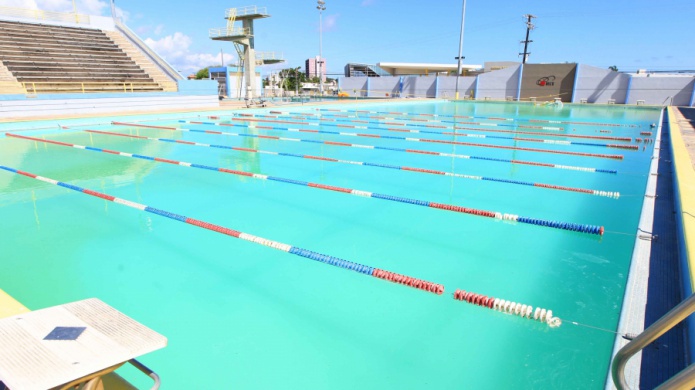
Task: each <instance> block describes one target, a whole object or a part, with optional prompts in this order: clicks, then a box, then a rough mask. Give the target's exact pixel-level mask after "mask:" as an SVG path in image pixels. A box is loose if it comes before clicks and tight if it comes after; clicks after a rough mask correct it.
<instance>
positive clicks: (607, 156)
mask: <svg viewBox="0 0 695 390" xmlns="http://www.w3.org/2000/svg"><path fill="white" fill-rule="evenodd" d="M232 120H233V121H242V122H257V123H284V124H300V125H306V124H310V123H309V122H306V123H305V122H292V121H278V120H271V119H257V118H247V117H245V118H232ZM183 123H194V124H196V122H194V121H184V122H183ZM197 124H207V123H197ZM212 125H213V126H223V125H224V124H219V123H213V124H212ZM249 127H251V126H249ZM255 128H257V129H262V130H281V131H297V132H302V133H318V134H332V135H337V136H342V137H344V136H351V137H363V138H382V139H389V140H399V141H408V142H422V143H436V144H445V145H459V146H469V147H473V148H490V149H504V150H519V151H524V152H532V153H550V154H560V155H567V156H579V157H595V158H605V159H613V160H622V159H624V158H625V157H624V156H623V155H621V154H601V153H584V152H570V151H563V150H554V149H537V148H524V147H519V146H506V145H493V144H477V143H473V142H463V141H450V140H438V139H430V138H411V137H399V136H393V135H378V134H369V133H350V132H342V131H329V130H314V129H287V128H284V127H280V126H255ZM622 146H630V145H622Z"/></svg>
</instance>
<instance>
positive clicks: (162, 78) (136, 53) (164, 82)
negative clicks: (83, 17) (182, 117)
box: [104, 31, 177, 92]
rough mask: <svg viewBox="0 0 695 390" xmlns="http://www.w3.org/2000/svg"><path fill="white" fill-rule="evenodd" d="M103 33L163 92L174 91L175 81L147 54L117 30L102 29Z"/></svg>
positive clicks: (175, 88) (175, 89)
mask: <svg viewBox="0 0 695 390" xmlns="http://www.w3.org/2000/svg"><path fill="white" fill-rule="evenodd" d="M104 33H105V34H106V35H107V36H108V37H109V38H110V39H111V40H112V41H113V42H114V43H115V44H116V45H118V47H120V48H121V50H123V52H125V53H126V54H127V55H128V57H130V58H131V59H132V60H133V61H134V62H135V63H136V64H137V65H138V66H139V67H140V68H142V69H143V70H144V71H145V72H146V73H147V74H148V75H149V76H150V77H151V78H152V80H154V81H155V82H156V83H157V84H159V85H160V86H161V87H162V88H163V89H164V91H165V92H176V91H177V86H176V82H175V81H172V80H171V79H170V78H169V77H167V75H166V74H164V72H162V70H161V69H159V67H158V66H157V65H155V64H154V63H152V61H151V60H150V59H149V58H147V56H146V55H145V54H144V53H143V52H142V51H140V49H138V48H137V47H135V45H133V44H132V43H131V42H130V41H129V40H128V39H127V38H126V37H124V36H123V34H121V33H120V32H118V31H104Z"/></svg>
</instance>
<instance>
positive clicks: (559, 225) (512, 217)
mask: <svg viewBox="0 0 695 390" xmlns="http://www.w3.org/2000/svg"><path fill="white" fill-rule="evenodd" d="M88 131H89V132H94V133H99V132H98V131H95V130H88ZM11 136H12V137H15V138H24V139H28V140H32V141H42V142H46V143H51V144H55V145H60V146H69V147H73V148H76V149H83V150H89V151H93V152H103V153H107V154H115V155H120V156H124V157H131V158H136V159H142V160H148V161H155V162H162V163H167V164H173V165H179V166H184V167H189V168H198V169H206V170H211V171H217V172H223V173H229V174H233V175H238V176H245V177H252V178H254V179H259V180H271V181H277V182H282V183H288V184H294V185H300V186H305V187H311V188H317V189H322V190H327V191H335V192H341V193H346V194H350V195H355V196H361V197H366V198H377V199H384V200H389V201H392V202H399V203H406V204H412V205H416V206H423V207H430V208H435V209H440V210H446V211H452V212H456V213H462V214H469V215H477V216H482V217H487V218H494V219H497V220H505V221H514V222H520V223H525V224H530V225H538V226H543V227H549V228H554V229H562V230H570V231H576V232H581V233H588V234H595V235H603V232H604V228H603V226H595V225H587V224H576V223H567V222H561V221H549V220H544V219H538V218H529V217H523V216H519V215H516V214H508V213H502V212H499V211H488V210H480V209H475V208H468V207H463V206H457V205H452V204H447V203H437V202H430V201H425V200H420V199H413V198H405V197H401V196H395V195H389V194H380V193H375V192H369V191H363V190H357V189H352V188H345V187H338V186H331V185H326V184H320V183H312V182H307V181H302V180H295V179H289V178H283V177H278V176H268V175H263V174H258V173H252V172H247V171H241V170H232V169H227V168H221V167H215V166H210V165H203V164H196V163H190V162H185V161H177V160H170V159H164V158H159V157H152V156H146V155H142V154H133V153H125V152H120V151H116V150H110V149H103V148H95V147H92V146H84V145H76V144H71V143H67V142H60V141H50V140H42V139H40V138H32V137H25V136H18V135H16V134H12V135H11ZM128 137H134V138H141V139H143V138H144V139H147V137H144V136H128ZM184 143H187V142H184ZM227 148H231V147H227Z"/></svg>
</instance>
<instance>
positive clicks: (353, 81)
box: [338, 77, 367, 96]
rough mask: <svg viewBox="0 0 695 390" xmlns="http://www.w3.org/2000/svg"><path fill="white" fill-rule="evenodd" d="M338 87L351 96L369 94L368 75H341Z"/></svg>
mask: <svg viewBox="0 0 695 390" xmlns="http://www.w3.org/2000/svg"><path fill="white" fill-rule="evenodd" d="M338 80H339V81H338V88H340V90H341V91H343V92H347V93H349V94H350V96H367V77H341V78H340V79H338Z"/></svg>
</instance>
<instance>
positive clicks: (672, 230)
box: [639, 115, 687, 390]
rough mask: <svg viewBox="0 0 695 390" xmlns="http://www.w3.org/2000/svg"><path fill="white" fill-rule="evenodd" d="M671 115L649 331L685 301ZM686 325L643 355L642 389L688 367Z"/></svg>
mask: <svg viewBox="0 0 695 390" xmlns="http://www.w3.org/2000/svg"><path fill="white" fill-rule="evenodd" d="M671 120H672V117H671V115H669V118H668V120H667V121H665V122H666V123H664V126H663V128H662V138H661V140H662V141H661V144H660V145H658V146H659V147H660V149H661V155H660V158H659V169H658V172H659V180H658V182H657V186H656V195H657V197H656V199H655V207H654V224H653V228H652V234H653V235H654V236H655V237H657V238H656V239H655V240H653V241H652V242H651V245H652V248H651V254H650V259H649V283H648V285H647V304H646V308H645V316H644V327H645V328H647V327H648V326H650V325H651V324H653V323H654V322H656V321H657V320H659V318H661V317H662V316H663V315H664V314H666V313H667V312H668V311H669V310H670V309H671V308H673V307H674V306H676V305H677V304H678V303H679V302H681V301H682V300H683V298H684V297H683V289H682V287H681V284H680V283H678V281H680V280H682V273H681V269H680V268H681V267H680V258H679V256H678V250H677V248H678V229H677V221H676V210H675V202H676V201H677V199H676V198H675V196H674V186H673V184H674V179H675V177H674V168H673V164H672V160H673V156H672V153H671V147H670V144H671V137H670V132H672V131H678V129H677V128H676V129H674V128H672V127H671V126H670V122H671ZM685 330H686V327H685V324H684V323H681V324H679V325H678V326H676V327H674V328H673V329H671V330H670V331H669V332H666V333H665V334H664V335H662V336H661V337H660V338H659V339H657V340H656V341H655V342H654V343H652V344H651V345H649V346H648V347H647V348H645V349H644V351H643V352H642V362H641V372H640V380H639V383H640V388H641V389H645V390H646V389H654V388H656V387H658V386H659V385H660V384H661V383H663V382H665V381H666V380H668V379H669V378H671V377H672V376H674V375H675V374H677V373H678V372H679V371H681V370H682V369H683V368H685V367H686V365H687V358H686V349H687V348H686V340H687V338H686V336H685Z"/></svg>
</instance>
